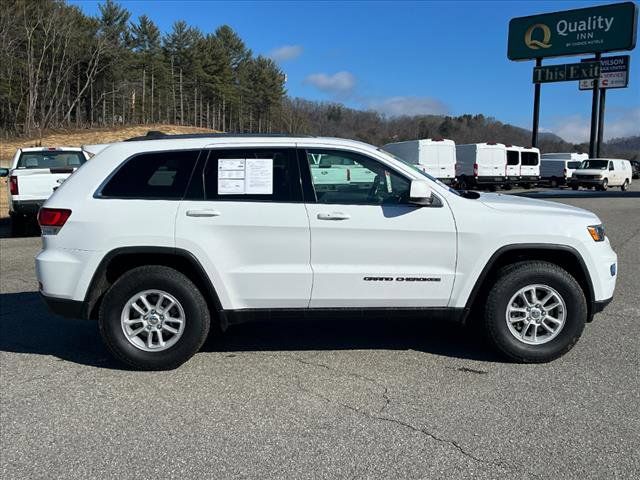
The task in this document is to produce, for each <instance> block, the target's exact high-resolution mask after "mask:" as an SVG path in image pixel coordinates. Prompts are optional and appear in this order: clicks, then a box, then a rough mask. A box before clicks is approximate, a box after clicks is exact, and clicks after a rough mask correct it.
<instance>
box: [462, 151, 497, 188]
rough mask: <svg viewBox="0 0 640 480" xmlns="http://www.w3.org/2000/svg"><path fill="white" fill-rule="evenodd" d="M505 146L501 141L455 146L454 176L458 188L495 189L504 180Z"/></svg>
mask: <svg viewBox="0 0 640 480" xmlns="http://www.w3.org/2000/svg"><path fill="white" fill-rule="evenodd" d="M506 168H507V147H506V146H505V145H503V144H502V143H470V144H467V145H457V146H456V178H457V185H458V187H459V188H460V189H462V190H466V189H468V188H483V187H484V188H488V189H490V190H495V189H496V187H497V186H498V185H503V184H504V182H505V174H506Z"/></svg>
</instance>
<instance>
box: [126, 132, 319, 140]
mask: <svg viewBox="0 0 640 480" xmlns="http://www.w3.org/2000/svg"><path fill="white" fill-rule="evenodd" d="M234 137H240V138H242V137H251V138H254V137H258V138H271V137H276V138H277V137H297V138H307V137H313V135H295V134H294V135H292V134H289V133H178V134H168V133H163V132H159V131H157V130H149V131H148V132H147V134H146V135H142V136H139V137H132V138H127V139H126V140H124V141H125V142H139V141H142V140H173V139H185V138H234Z"/></svg>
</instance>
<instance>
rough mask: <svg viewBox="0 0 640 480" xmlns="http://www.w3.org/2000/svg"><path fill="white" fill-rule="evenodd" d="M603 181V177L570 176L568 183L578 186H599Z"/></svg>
mask: <svg viewBox="0 0 640 480" xmlns="http://www.w3.org/2000/svg"><path fill="white" fill-rule="evenodd" d="M603 181H604V179H603V178H597V179H596V178H575V177H571V179H570V180H569V184H570V185H571V186H572V187H574V186H578V187H601V186H602V182H603Z"/></svg>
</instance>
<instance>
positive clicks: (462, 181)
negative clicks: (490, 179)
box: [458, 177, 469, 190]
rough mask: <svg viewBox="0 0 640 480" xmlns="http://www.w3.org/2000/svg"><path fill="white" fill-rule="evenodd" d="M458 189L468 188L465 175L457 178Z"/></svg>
mask: <svg viewBox="0 0 640 480" xmlns="http://www.w3.org/2000/svg"><path fill="white" fill-rule="evenodd" d="M458 189H459V190H468V189H469V184H468V183H467V179H466V178H465V177H461V178H460V180H458Z"/></svg>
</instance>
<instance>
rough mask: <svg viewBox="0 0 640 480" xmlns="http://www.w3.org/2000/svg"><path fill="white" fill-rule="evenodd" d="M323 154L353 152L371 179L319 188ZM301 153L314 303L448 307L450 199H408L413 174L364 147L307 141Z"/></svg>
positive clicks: (452, 235) (452, 240) (452, 256)
mask: <svg viewBox="0 0 640 480" xmlns="http://www.w3.org/2000/svg"><path fill="white" fill-rule="evenodd" d="M315 154H325V155H333V156H342V157H344V158H345V159H348V160H351V161H353V162H354V163H356V164H358V165H359V168H362V169H366V170H368V171H369V172H370V173H369V177H370V178H371V181H369V182H368V183H360V184H353V183H345V184H342V185H334V186H333V188H331V189H327V188H326V185H319V187H320V188H315V187H316V186H315V185H314V183H313V181H312V177H311V175H309V165H310V164H312V163H313V160H312V156H313V155H315ZM300 159H301V163H300V168H301V173H302V179H303V183H304V185H305V198H306V207H307V211H308V213H309V222H310V226H311V266H312V269H313V290H312V293H311V303H310V307H312V308H323V307H353V308H367V307H446V306H447V304H448V302H449V296H450V294H451V289H452V286H453V281H454V275H455V265H456V228H455V224H454V219H453V215H452V213H451V211H450V209H449V207H448V206H447V204H446V203H444V202H443V201H441V200H440V199H437V198H436V202H435V203H434V205H433V206H431V207H419V206H416V205H412V204H410V203H408V197H409V190H410V184H411V181H410V179H409V178H407V177H406V176H405V175H404V174H402V173H399V172H397V171H395V170H393V169H392V168H390V167H389V166H387V165H386V164H384V163H383V162H381V161H380V160H377V159H374V158H371V157H369V156H365V155H363V154H360V153H356V152H352V151H347V150H331V149H306V150H301V154H300ZM305 167H306V171H305Z"/></svg>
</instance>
